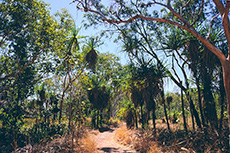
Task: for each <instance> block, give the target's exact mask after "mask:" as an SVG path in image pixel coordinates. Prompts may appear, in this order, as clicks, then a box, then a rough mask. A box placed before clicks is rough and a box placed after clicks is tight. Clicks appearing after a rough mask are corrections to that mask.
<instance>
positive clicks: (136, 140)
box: [115, 126, 162, 153]
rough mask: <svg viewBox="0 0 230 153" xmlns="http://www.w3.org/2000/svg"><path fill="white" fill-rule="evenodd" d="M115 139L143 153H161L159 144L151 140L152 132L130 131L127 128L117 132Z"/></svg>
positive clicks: (123, 127) (121, 128)
mask: <svg viewBox="0 0 230 153" xmlns="http://www.w3.org/2000/svg"><path fill="white" fill-rule="evenodd" d="M115 139H116V140H117V141H118V142H119V143H120V144H122V145H127V146H129V147H131V148H134V149H135V150H137V151H138V152H141V153H160V152H162V151H161V149H160V148H159V147H158V145H157V143H156V142H154V141H153V140H151V139H150V131H143V130H128V129H127V128H126V127H125V126H122V127H120V128H119V129H117V130H116V131H115Z"/></svg>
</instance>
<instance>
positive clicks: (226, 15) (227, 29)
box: [222, 1, 230, 59]
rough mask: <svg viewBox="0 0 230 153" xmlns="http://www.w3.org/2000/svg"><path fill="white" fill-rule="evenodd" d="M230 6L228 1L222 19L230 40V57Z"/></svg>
mask: <svg viewBox="0 0 230 153" xmlns="http://www.w3.org/2000/svg"><path fill="white" fill-rule="evenodd" d="M229 8H230V1H226V8H225V11H224V13H223V15H222V21H223V27H224V33H225V37H226V39H227V42H228V59H229V56H230V30H229V26H228V14H229Z"/></svg>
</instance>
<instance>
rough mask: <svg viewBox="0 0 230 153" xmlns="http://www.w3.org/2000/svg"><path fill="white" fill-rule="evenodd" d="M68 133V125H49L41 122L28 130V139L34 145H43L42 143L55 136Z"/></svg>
mask: <svg viewBox="0 0 230 153" xmlns="http://www.w3.org/2000/svg"><path fill="white" fill-rule="evenodd" d="M66 132H67V125H66V124H53V125H50V124H47V123H46V122H40V123H39V124H35V125H34V126H33V127H32V128H30V129H28V133H27V135H28V137H29V138H30V141H31V143H32V144H35V143H41V142H42V141H45V142H46V141H47V139H48V140H50V138H51V137H53V136H54V135H57V136H62V135H63V134H64V133H66Z"/></svg>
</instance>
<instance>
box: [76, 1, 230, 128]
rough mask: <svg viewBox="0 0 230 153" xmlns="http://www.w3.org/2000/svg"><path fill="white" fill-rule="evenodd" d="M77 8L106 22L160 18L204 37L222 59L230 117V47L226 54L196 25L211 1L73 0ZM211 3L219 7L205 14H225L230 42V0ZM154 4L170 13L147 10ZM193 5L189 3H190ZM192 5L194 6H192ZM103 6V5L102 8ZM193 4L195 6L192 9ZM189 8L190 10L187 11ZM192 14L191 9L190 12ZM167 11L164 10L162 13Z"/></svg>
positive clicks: (225, 26)
mask: <svg viewBox="0 0 230 153" xmlns="http://www.w3.org/2000/svg"><path fill="white" fill-rule="evenodd" d="M73 2H75V4H76V5H77V8H78V9H80V10H82V11H86V12H92V13H94V14H95V15H96V19H97V21H98V22H105V21H106V22H107V23H115V24H122V23H130V22H132V21H134V20H140V21H142V20H147V21H157V22H164V23H169V24H171V25H175V26H178V27H179V28H181V29H183V30H185V31H188V32H189V33H191V34H192V35H194V36H195V37H196V38H197V39H198V40H199V41H201V42H202V43H203V44H204V45H205V46H206V47H207V49H208V50H209V51H210V52H212V53H214V54H215V55H216V56H217V58H218V59H219V60H220V63H221V65H222V68H223V78H224V86H225V91H226V96H227V103H228V114H229V120H230V80H229V75H230V62H229V51H228V55H225V54H224V53H223V52H222V51H221V50H220V49H219V48H217V47H216V46H214V45H213V44H212V43H210V42H209V41H208V39H206V38H205V37H204V36H202V35H201V34H200V33H199V32H198V31H197V29H196V27H194V25H195V24H196V23H197V21H198V20H199V19H200V17H201V16H203V15H205V14H204V13H203V12H205V11H206V10H208V9H206V8H207V7H208V5H204V4H205V1H204V0H202V1H200V2H196V1H188V2H186V1H184V2H182V1H173V2H172V1H171V0H168V1H163V2H160V1H156V0H154V1H149V2H148V3H145V2H144V1H135V2H133V1H130V2H129V1H115V2H114V3H113V4H112V5H110V7H108V6H107V8H108V9H106V7H104V5H103V2H99V1H81V0H74V1H73ZM208 2H209V1H208ZM210 2H211V3H210V4H211V7H213V6H214V7H216V8H217V9H218V11H216V12H214V14H206V16H205V17H206V19H210V20H211V19H212V17H213V16H217V15H218V13H219V14H220V15H219V16H221V18H222V28H223V29H224V32H225V37H226V42H227V43H228V45H229V44H230V32H229V24H230V23H229V20H228V14H229V8H230V1H228V0H226V1H225V2H222V1H219V0H213V1H210ZM153 6H160V7H163V8H165V10H167V16H165V17H163V16H154V14H153V13H152V14H150V13H148V12H149V11H151V8H152V9H154V8H153ZM189 6H190V7H189ZM191 6H192V7H191ZM197 6H198V7H197ZM102 8H103V9H102ZM191 8H194V9H191ZM187 9H190V10H192V14H193V15H190V16H186V12H187V11H188V10H187ZM188 12H190V11H188ZM190 14H191V13H190ZM163 15H165V14H163ZM229 124H230V123H229Z"/></svg>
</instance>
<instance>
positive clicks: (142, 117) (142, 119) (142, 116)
mask: <svg viewBox="0 0 230 153" xmlns="http://www.w3.org/2000/svg"><path fill="white" fill-rule="evenodd" d="M142 107H143V106H142V105H141V125H142V129H144V115H143V108H142Z"/></svg>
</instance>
